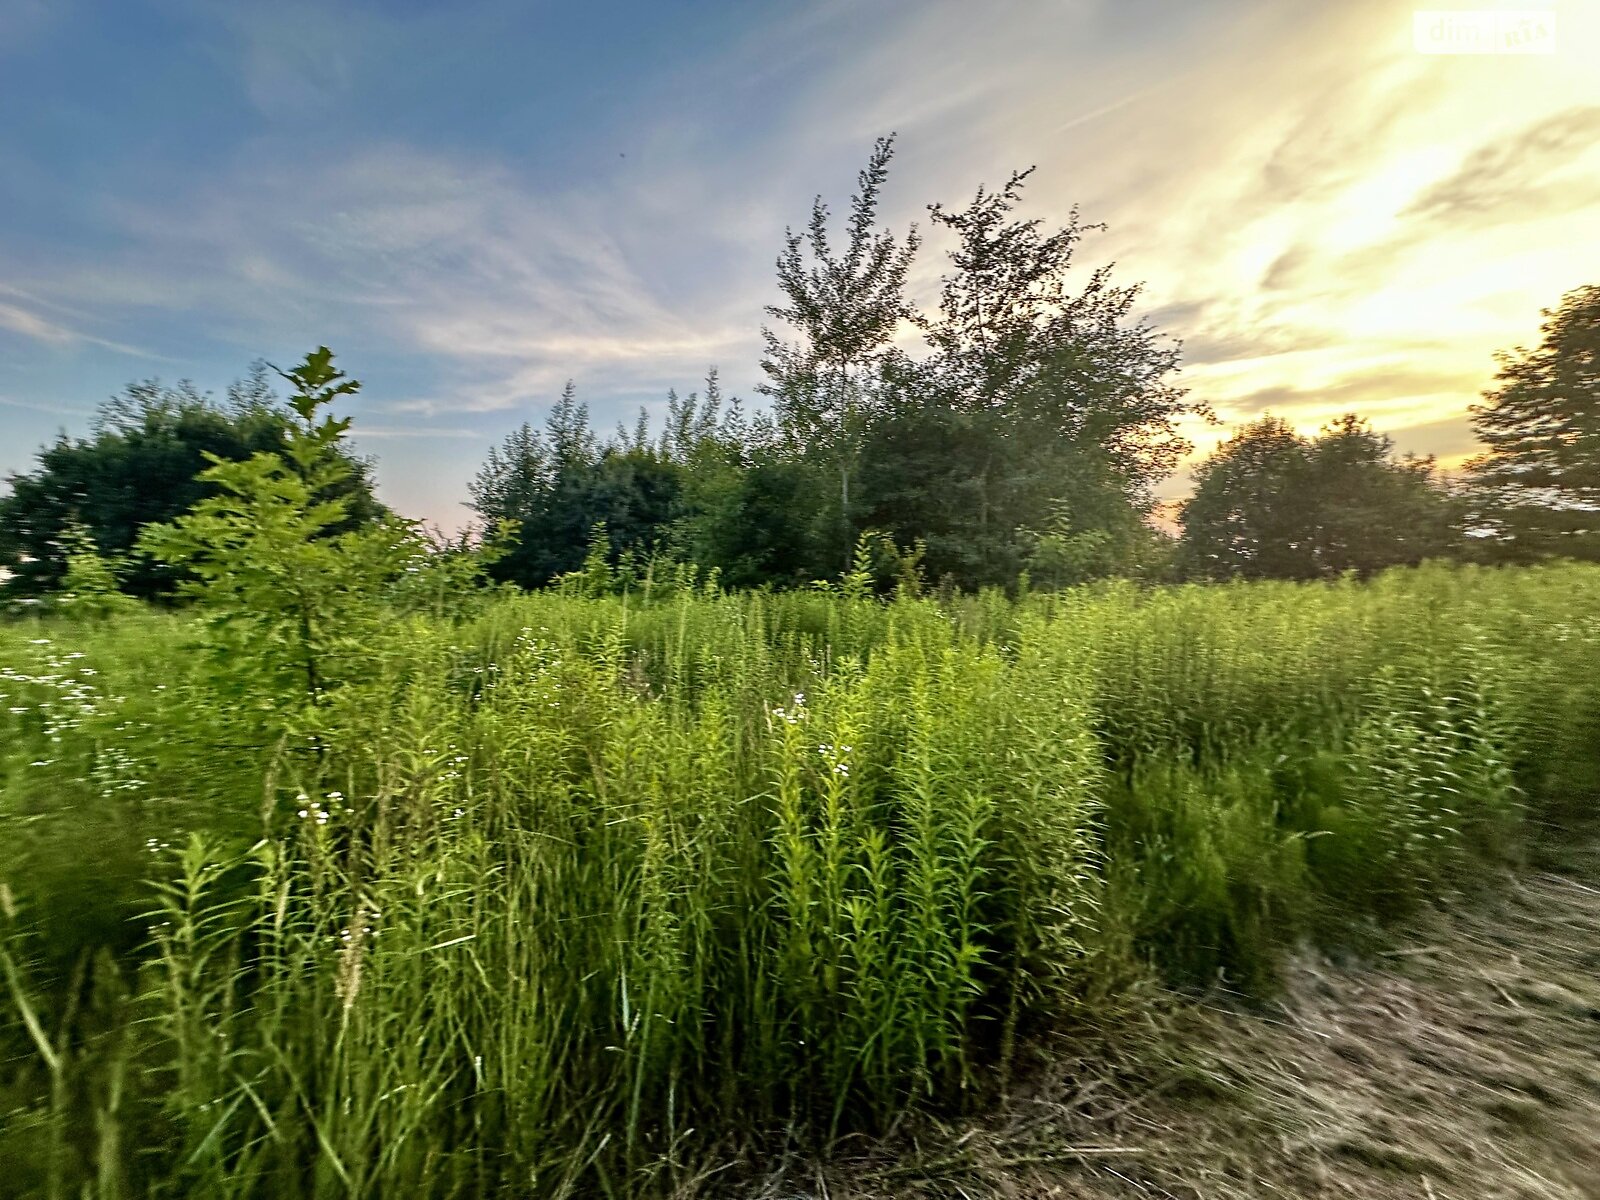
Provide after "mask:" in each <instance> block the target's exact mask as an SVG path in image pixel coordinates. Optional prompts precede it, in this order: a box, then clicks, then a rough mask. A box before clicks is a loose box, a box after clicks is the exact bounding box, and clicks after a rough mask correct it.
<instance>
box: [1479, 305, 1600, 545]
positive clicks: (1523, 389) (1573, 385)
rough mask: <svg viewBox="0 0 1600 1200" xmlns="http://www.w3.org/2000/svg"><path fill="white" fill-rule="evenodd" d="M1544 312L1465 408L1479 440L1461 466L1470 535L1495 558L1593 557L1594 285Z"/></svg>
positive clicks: (1599, 473)
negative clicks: (1527, 340) (1525, 343)
mask: <svg viewBox="0 0 1600 1200" xmlns="http://www.w3.org/2000/svg"><path fill="white" fill-rule="evenodd" d="M1543 316H1544V324H1543V326H1542V327H1541V330H1542V333H1543V337H1542V339H1541V341H1540V343H1539V345H1538V346H1537V347H1536V348H1534V349H1532V350H1529V349H1526V348H1523V347H1518V348H1517V349H1516V350H1513V351H1511V352H1509V353H1505V354H1501V355H1500V356H1499V364H1500V370H1499V372H1498V374H1497V375H1496V376H1495V381H1496V386H1495V387H1493V388H1492V389H1490V390H1489V391H1487V392H1485V393H1484V397H1483V401H1484V402H1483V403H1482V404H1480V405H1476V406H1474V408H1473V410H1472V412H1473V427H1474V429H1475V430H1476V432H1477V434H1478V437H1479V439H1480V440H1481V441H1482V442H1483V443H1484V444H1485V445H1486V446H1487V447H1488V449H1487V451H1486V452H1485V453H1484V454H1483V455H1482V456H1481V457H1479V458H1477V459H1475V460H1474V461H1473V462H1472V463H1470V464H1469V465H1468V476H1469V479H1470V481H1471V484H1472V488H1471V507H1472V523H1473V525H1474V527H1475V532H1476V533H1477V534H1479V535H1480V537H1479V538H1478V539H1475V540H1476V541H1477V544H1478V545H1479V546H1480V547H1482V548H1484V549H1485V550H1486V551H1487V553H1488V554H1489V555H1490V556H1492V557H1495V558H1506V559H1513V560H1518V561H1529V560H1534V559H1539V558H1547V557H1550V556H1555V555H1564V556H1568V557H1572V558H1583V559H1591V560H1592V559H1600V287H1597V286H1594V285H1590V286H1588V287H1582V288H1578V289H1576V290H1574V291H1572V292H1569V293H1567V295H1566V296H1564V297H1563V298H1562V301H1561V304H1560V306H1559V307H1558V308H1556V309H1555V310H1554V311H1552V310H1550V309H1546V310H1544V313H1543Z"/></svg>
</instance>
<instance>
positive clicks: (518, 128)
mask: <svg viewBox="0 0 1600 1200" xmlns="http://www.w3.org/2000/svg"><path fill="white" fill-rule="evenodd" d="M1454 2H1455V3H1457V4H1463V5H1464V6H1466V7H1475V6H1474V5H1471V4H1470V3H1468V0H1454ZM1520 8H1521V9H1524V10H1532V9H1539V10H1540V11H1541V12H1543V13H1546V14H1549V15H1550V16H1551V18H1552V20H1551V23H1550V28H1553V30H1554V36H1553V43H1554V48H1555V52H1554V53H1553V54H1540V55H1506V54H1474V55H1468V54H1453V55H1438V54H1424V53H1419V52H1418V50H1417V48H1416V46H1415V44H1414V40H1413V27H1414V15H1413V14H1414V10H1415V5H1411V4H1396V3H1393V2H1392V0H1319V2H1316V3H1305V2H1302V0H1186V2H1184V3H1178V2H1176V0H918V2H912V0H826V2H819V3H806V2H801V0H715V2H713V0H626V2H623V0H587V2H585V3H571V2H568V3H544V2H542V0H365V2H359V3H358V2H354V0H350V2H344V0H321V2H317V3H299V2H296V0H274V2H271V3H258V2H256V0H231V2H230V3H227V4H223V3H219V2H216V0H104V2H101V3H91V2H89V0H0V114H4V119H3V120H0V475H4V474H7V473H9V472H13V471H21V470H27V469H28V468H29V466H30V464H31V463H32V461H33V455H34V453H35V452H36V450H37V449H38V447H39V446H40V445H41V444H42V443H44V442H45V441H47V440H49V439H52V438H54V437H55V436H56V435H57V433H58V432H59V431H62V430H65V431H66V432H67V433H69V434H73V435H76V434H80V433H83V432H85V431H86V430H87V428H88V422H89V419H90V417H91V416H92V414H93V411H94V409H95V407H96V405H98V404H99V403H100V402H102V401H103V400H105V399H106V398H107V397H108V396H110V395H111V394H112V393H114V392H116V391H117V390H119V389H120V388H121V387H122V386H123V385H124V384H126V383H128V382H130V381H132V380H136V379H146V378H150V377H159V378H161V379H163V380H166V381H169V382H171V381H176V380H178V379H182V378H187V379H191V380H193V381H194V382H195V383H197V384H198V385H199V386H201V387H202V388H204V389H208V390H212V391H215V392H218V393H221V392H222V391H223V390H224V389H225V388H226V386H227V384H228V382H229V381H231V380H232V379H235V378H237V377H239V376H241V375H243V374H244V373H245V371H246V369H247V368H248V366H249V364H250V363H251V362H252V361H253V360H256V359H259V358H265V359H267V360H269V361H271V362H276V363H280V364H283V365H287V364H290V363H292V362H294V361H297V360H298V359H299V358H300V357H301V356H302V355H303V354H304V352H305V351H307V350H309V349H311V348H313V347H315V346H317V345H319V344H326V345H329V346H331V347H332V348H333V349H334V350H335V352H336V353H337V355H338V357H339V361H340V363H341V364H342V365H343V366H344V367H345V368H346V369H347V370H349V371H350V372H351V374H353V375H355V376H356V377H358V378H360V379H361V380H362V381H363V382H364V385H365V387H364V390H363V392H362V393H361V395H360V396H359V397H358V398H357V399H356V401H355V402H354V403H352V404H351V405H350V406H349V407H348V408H347V410H346V411H347V412H348V413H349V415H351V416H352V417H353V418H354V429H353V436H354V440H355V443H356V447H357V449H358V450H359V451H360V452H362V453H364V454H370V455H372V456H374V457H375V458H376V459H377V462H378V471H377V479H378V484H379V490H380V495H381V497H382V498H383V499H384V500H385V501H386V502H388V503H389V504H390V505H392V506H394V507H395V508H397V509H398V510H399V511H401V512H402V513H404V514H406V515H408V516H413V517H418V518H422V519H425V520H428V521H432V522H435V523H438V524H440V525H442V526H444V527H446V528H454V527H458V526H460V525H461V524H462V523H463V522H464V521H465V520H466V519H467V517H468V516H470V514H469V513H468V512H467V510H466V509H465V507H464V501H465V500H466V484H467V480H468V479H469V478H470V477H471V475H472V473H473V471H474V470H475V469H476V468H477V466H478V465H479V464H480V463H481V462H482V461H483V458H484V457H485V455H486V453H487V451H488V448H489V447H490V446H491V445H493V444H495V443H497V442H498V441H499V440H500V438H501V437H503V436H504V435H505V434H506V433H507V432H509V431H510V430H511V429H513V428H514V427H515V426H517V425H520V424H521V423H522V422H523V421H532V422H533V423H535V424H538V423H540V422H541V421H542V420H543V419H544V416H545V414H546V413H547V412H548V409H549V407H550V404H551V403H552V402H553V401H554V400H555V399H556V397H557V395H558V394H559V391H560V388H561V385H562V383H563V382H564V381H565V380H567V379H572V380H573V381H574V382H575V384H576V386H577V388H578V391H579V395H580V397H581V398H582V399H584V400H586V401H587V402H588V404H589V406H590V410H591V414H592V416H593V418H594V421H595V424H596V425H597V426H598V427H599V428H600V429H602V430H606V429H610V428H611V427H612V426H613V425H614V424H615V423H616V422H617V421H618V420H627V421H629V422H630V423H631V420H632V418H633V416H634V415H636V414H637V412H638V410H639V407H640V406H641V405H644V406H646V407H648V408H651V409H652V410H659V409H661V408H662V407H663V406H664V401H665V396H666V392H667V389H668V388H670V387H676V388H677V389H678V390H679V391H690V390H693V389H695V388H696V387H698V386H700V380H702V379H703V377H704V375H705V373H706V370H707V368H708V367H710V366H716V367H717V368H718V369H719V370H720V372H721V374H722V378H723V381H724V385H725V387H727V388H729V389H731V390H732V391H734V392H736V393H738V394H740V395H741V396H744V397H746V398H747V399H750V400H752V401H753V400H755V399H756V397H755V394H754V393H755V389H756V387H757V385H758V384H759V382H760V370H759V347H760V328H761V325H762V322H763V320H764V317H763V312H762V310H763V306H764V305H766V304H769V303H773V302H775V301H776V300H777V298H778V297H777V295H776V289H775V283H774V271H773V261H774V259H775V257H776V255H777V253H778V251H779V250H780V248H781V244H782V237H783V232H784V228H785V226H787V225H791V224H793V225H799V224H802V223H803V222H804V221H805V219H806V217H807V215H808V212H809V206H810V202H811V198H812V196H813V195H814V194H817V193H821V194H822V195H823V196H824V197H825V198H826V199H828V200H829V201H831V202H832V203H833V204H834V206H835V208H836V209H838V208H842V207H843V206H844V205H845V203H846V202H847V201H848V198H849V195H850V192H851V190H852V187H853V184H854V180H855V173H856V171H857V170H858V169H859V168H860V166H861V165H862V164H863V162H864V161H865V159H866V156H867V153H868V152H869V150H870V149H871V145H872V142H873V139H874V138H875V137H877V136H878V135H880V134H885V133H888V132H891V131H893V132H895V133H896V134H897V135H898V141H897V147H898V152H897V155H896V158H895V162H894V165H893V167H892V170H891V176H890V180H889V184H888V187H887V189H886V192H885V196H884V208H883V215H884V218H885V220H886V222H887V223H888V224H889V225H891V226H892V227H895V228H904V227H905V226H906V225H909V224H910V223H912V222H920V224H921V225H922V226H923V227H924V228H925V227H926V224H927V221H926V212H925V207H926V205H927V204H929V203H932V202H935V201H938V202H943V203H945V204H947V205H948V204H954V205H959V204H961V203H963V202H964V201H965V200H966V199H968V198H970V196H971V195H972V193H973V192H974V191H975V190H976V188H977V186H978V185H979V184H983V183H987V184H990V185H995V184H998V183H1001V182H1003V181H1004V179H1005V177H1006V176H1007V175H1008V174H1009V173H1010V172H1011V171H1012V170H1014V169H1017V168H1019V167H1024V166H1028V165H1036V166H1037V170H1036V172H1035V174H1034V175H1033V176H1032V178H1031V179H1030V181H1029V184H1028V188H1027V193H1026V195H1027V211H1026V215H1029V216H1038V217H1041V218H1043V219H1044V220H1046V221H1047V222H1056V223H1062V222H1065V220H1066V219H1067V217H1068V214H1069V213H1070V212H1071V210H1072V209H1073V207H1074V206H1076V207H1077V208H1078V210H1079V211H1080V212H1081V214H1082V217H1083V219H1084V220H1086V221H1090V222H1097V223H1104V224H1105V226H1106V229H1105V230H1104V231H1103V232H1097V233H1094V234H1093V235H1091V236H1089V237H1087V238H1086V239H1085V240H1084V241H1083V242H1082V243H1081V244H1080V247H1079V252H1078V253H1079V258H1078V261H1079V263H1080V264H1081V266H1082V269H1083V271H1084V274H1085V275H1087V273H1088V271H1089V270H1090V269H1092V268H1093V267H1095V266H1098V265H1101V264H1104V263H1115V268H1114V272H1113V278H1114V279H1116V280H1118V281H1120V282H1123V283H1131V282H1134V281H1143V283H1144V285H1145V289H1144V292H1143V295H1142V306H1141V312H1142V313H1143V314H1144V315H1145V316H1146V317H1147V318H1148V319H1149V320H1151V321H1152V322H1153V323H1154V324H1155V325H1156V326H1157V327H1158V328H1159V329H1161V330H1163V331H1164V332H1166V333H1168V334H1170V335H1172V336H1174V337H1176V338H1179V339H1181V340H1182V342H1183V360H1184V364H1185V365H1184V370H1183V373H1182V380H1183V382H1184V383H1185V384H1186V385H1187V386H1188V387H1189V389H1190V392H1191V395H1192V396H1194V397H1195V398H1197V399H1200V400H1203V401H1206V402H1207V403H1209V404H1210V405H1211V406H1212V407H1213V408H1214V410H1215V411H1216V413H1217V415H1218V417H1219V418H1220V424H1216V425H1203V424H1198V423H1197V424H1195V425H1194V426H1193V427H1191V428H1190V429H1189V430H1188V432H1189V433H1190V435H1191V436H1192V437H1193V439H1194V440H1195V442H1196V445H1197V453H1204V452H1205V451H1207V450H1208V449H1209V448H1210V447H1211V446H1213V445H1215V443H1216V442H1217V441H1218V440H1219V439H1221V438H1222V437H1224V436H1226V434H1227V432H1228V430H1229V428H1230V427H1232V426H1235V425H1237V424H1238V423H1240V422H1243V421H1248V420H1251V419H1253V418H1255V417H1257V416H1259V415H1261V414H1262V413H1266V412H1271V413H1274V414H1276V415H1279V416H1282V417H1285V418H1287V419H1289V420H1290V421H1292V422H1293V423H1295V424H1296V425H1297V426H1298V427H1300V428H1302V429H1305V430H1307V431H1312V430H1315V429H1316V428H1318V427H1319V426H1320V425H1321V424H1323V423H1324V422H1326V421H1328V420H1330V419H1332V418H1334V417H1336V416H1338V415H1339V414H1341V413H1343V412H1347V411H1356V412H1359V413H1361V414H1363V415H1365V416H1367V417H1368V418H1370V419H1371V421H1372V423H1373V425H1374V426H1375V427H1376V428H1377V429H1379V430H1381V431H1383V432H1385V433H1387V434H1389V435H1391V436H1392V437H1393V438H1394V439H1395V441H1396V443H1397V444H1398V446H1399V447H1400V448H1401V449H1402V450H1405V451H1414V452H1417V453H1425V454H1434V455H1437V456H1438V457H1439V459H1440V461H1441V463H1443V464H1445V465H1451V464H1455V463H1458V462H1460V461H1461V460H1462V459H1463V458H1464V457H1465V456H1466V455H1468V454H1470V452H1471V450H1472V448H1473V445H1472V436H1471V429H1470V425H1469V421H1468V406H1469V405H1470V404H1471V403H1473V402H1474V401H1475V400H1476V399H1477V398H1478V396H1479V393H1480V392H1481V391H1482V390H1483V389H1484V388H1485V387H1487V386H1488V385H1489V384H1490V382H1491V380H1492V377H1493V373H1494V369H1495V365H1494V357H1493V356H1494V352H1495V351H1496V350H1497V349H1505V348H1509V347H1512V346H1516V345H1519V344H1523V345H1527V344H1533V343H1534V342H1536V341H1537V338H1538V326H1539V322H1540V310H1541V309H1542V308H1548V307H1553V306H1554V305H1555V304H1556V303H1558V301H1559V299H1560V297H1561V295H1562V293H1564V292H1565V291H1567V290H1570V289H1571V288H1574V287H1577V286H1579V285H1582V284H1586V283H1596V282H1600V3H1597V2H1596V0H1556V2H1554V3H1541V2H1540V0H1521V4H1520ZM942 252H943V248H942V245H941V243H939V242H938V240H937V239H930V240H929V241H928V242H927V243H926V244H925V247H924V250H923V253H922V256H921V258H920V259H919V261H918V263H917V265H916V267H915V269H914V271H913V274H912V277H911V287H912V290H913V293H914V294H916V295H918V296H922V297H931V296H932V295H933V294H934V292H935V289H936V280H937V277H938V274H939V271H940V269H941V262H940V259H941V255H942ZM0 486H3V485H0ZM1183 486H1184V477H1183V474H1182V473H1180V474H1179V475H1178V476H1176V477H1175V478H1174V479H1173V480H1172V481H1170V482H1169V484H1168V485H1167V490H1168V493H1169V494H1181V491H1182V489H1183Z"/></svg>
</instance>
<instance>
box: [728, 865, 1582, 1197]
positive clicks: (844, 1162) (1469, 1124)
mask: <svg viewBox="0 0 1600 1200" xmlns="http://www.w3.org/2000/svg"><path fill="white" fill-rule="evenodd" d="M1596 863H1600V860H1592V861H1591V862H1590V863H1589V865H1588V866H1586V867H1582V866H1581V867H1576V868H1566V869H1563V870H1562V871H1560V872H1545V873H1523V874H1520V875H1517V876H1509V875H1508V876H1507V877H1506V878H1505V879H1504V881H1503V882H1501V883H1499V884H1497V886H1496V887H1495V888H1494V889H1493V892H1492V894H1489V895H1485V896H1480V897H1477V898H1475V899H1473V900H1470V901H1463V902H1461V903H1458V904H1456V905H1455V906H1453V907H1451V908H1450V909H1448V910H1445V911H1440V912H1435V913H1431V914H1429V915H1428V916H1426V917H1424V918H1422V919H1420V920H1418V921H1416V922H1414V923H1413V924H1412V925H1410V926H1408V927H1407V928H1406V929H1405V930H1404V931H1403V936H1401V937H1399V938H1396V939H1394V940H1392V941H1391V942H1390V943H1389V945H1390V946H1391V948H1390V949H1388V950H1383V951H1375V952H1373V953H1371V954H1370V955H1368V956H1366V957H1365V958H1363V959H1360V960H1347V961H1343V962H1339V961H1335V960H1333V959H1330V958H1328V957H1325V956H1321V955H1310V954H1307V955H1303V956H1301V957H1300V958H1299V959H1297V960H1296V961H1295V962H1294V963H1293V964H1292V965H1291V966H1290V968H1289V971H1288V973H1287V979H1286V987H1285V989H1284V991H1283V992H1282V994H1281V995H1280V996H1279V997H1278V998H1277V999H1276V1000H1274V1001H1272V1002H1270V1003H1268V1004H1265V1005H1262V1004H1255V1005H1247V1004H1245V1003H1242V1002H1240V1003H1233V1002H1231V1001H1230V1000H1229V999H1228V998H1227V997H1225V996H1224V997H1222V998H1220V999H1213V1000H1210V1001H1207V1002H1205V1003H1202V1004H1193V1003H1182V1004H1174V1003H1172V1002H1171V1001H1170V1000H1169V1001H1162V1000H1160V999H1158V998H1152V1000H1151V1002H1150V1004H1149V1005H1147V1006H1146V1008H1145V1011H1144V1013H1143V1016H1142V1018H1141V1021H1142V1024H1143V1025H1144V1026H1145V1028H1144V1029H1143V1031H1142V1032H1141V1034H1140V1035H1139V1037H1137V1038H1135V1039H1134V1041H1135V1042H1137V1043H1138V1044H1137V1045H1129V1046H1126V1047H1125V1048H1124V1050H1123V1051H1120V1052H1119V1051H1117V1050H1116V1049H1115V1048H1110V1049H1108V1048H1104V1047H1102V1048H1098V1049H1096V1050H1095V1051H1094V1052H1093V1053H1092V1054H1089V1055H1086V1056H1085V1057H1082V1058H1078V1059H1074V1060H1068V1061H1062V1062H1058V1063H1056V1064H1054V1065H1053V1066H1052V1067H1051V1068H1050V1070H1048V1071H1046V1072H1043V1073H1041V1075H1040V1076H1039V1077H1038V1078H1036V1079H1035V1080H1034V1082H1033V1083H1032V1085H1031V1086H1030V1091H1029V1094H1028V1095H1026V1096H1020V1097H1017V1098H1016V1099H1014V1100H1013V1101H1012V1103H1011V1104H1009V1105H1008V1106H1007V1107H1006V1108H1005V1109H1004V1110H1003V1111H1002V1112H1001V1113H1000V1114H999V1115H993V1114H991V1115H990V1116H989V1117H988V1118H986V1119H985V1120H983V1121H982V1122H974V1123H971V1124H967V1125H961V1124H957V1125H950V1126H942V1125H933V1124H930V1125H928V1126H926V1127H925V1128H923V1129H921V1130H919V1131H918V1132H917V1133H916V1134H914V1135H913V1134H910V1133H904V1134H902V1135H901V1137H900V1138H899V1143H900V1144H899V1145H898V1147H897V1149H896V1150H895V1152H894V1153H893V1154H886V1153H883V1152H881V1151H880V1152H875V1153H872V1154H868V1155H865V1156H863V1157H860V1158H856V1159H851V1158H850V1156H849V1155H848V1154H844V1155H840V1156H837V1157H836V1158H835V1159H834V1162H833V1163H832V1164H831V1165H829V1166H827V1167H825V1168H818V1167H809V1168H807V1167H800V1168H798V1172H799V1173H800V1174H801V1175H802V1176H804V1179H803V1181H800V1180H797V1179H796V1173H797V1166H798V1164H795V1163H789V1164H784V1165H782V1166H781V1167H779V1168H777V1169H775V1170H774V1172H773V1175H772V1176H771V1178H770V1181H769V1183H768V1184H767V1185H766V1186H765V1187H763V1188H761V1189H759V1190H758V1195H761V1196H764V1197H768V1198H770V1200H780V1198H781V1200H800V1198H801V1197H805V1198H812V1197H815V1198H818V1200H821V1198H823V1197H827V1198H829V1200H845V1198H849V1200H867V1198H869V1197H871V1198H879V1197H883V1198H888V1197H896V1198H899V1197H929V1198H932V1197H939V1198H944V1197H964V1198H968V1200H979V1198H988V1197H1014V1198H1024V1197H1026V1198H1033V1197H1041V1198H1042V1197H1062V1198H1072V1197H1084V1198H1093V1200H1102V1198H1111V1197H1117V1198H1129V1197H1181V1198H1183V1200H1191V1198H1196V1200H1197V1198H1205V1200H1213V1198H1220V1200H1228V1198H1232V1197H1277V1196H1288V1197H1359V1198H1361V1200H1367V1198H1377V1197H1422V1198H1424V1200H1435V1198H1436V1200H1497V1198H1502V1197H1505V1198H1509V1197H1518V1198H1524V1197H1525V1198H1529V1200H1532V1198H1534V1197H1539V1198H1541V1200H1545V1198H1551V1200H1553V1198H1557V1197H1559V1198H1561V1200H1566V1198H1569V1197H1570V1198H1574V1200H1575V1198H1577V1197H1600V866H1597V865H1596ZM1119 1056H1120V1057H1122V1060H1123V1061H1122V1062H1121V1063H1120V1065H1119V1062H1118V1058H1119Z"/></svg>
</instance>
